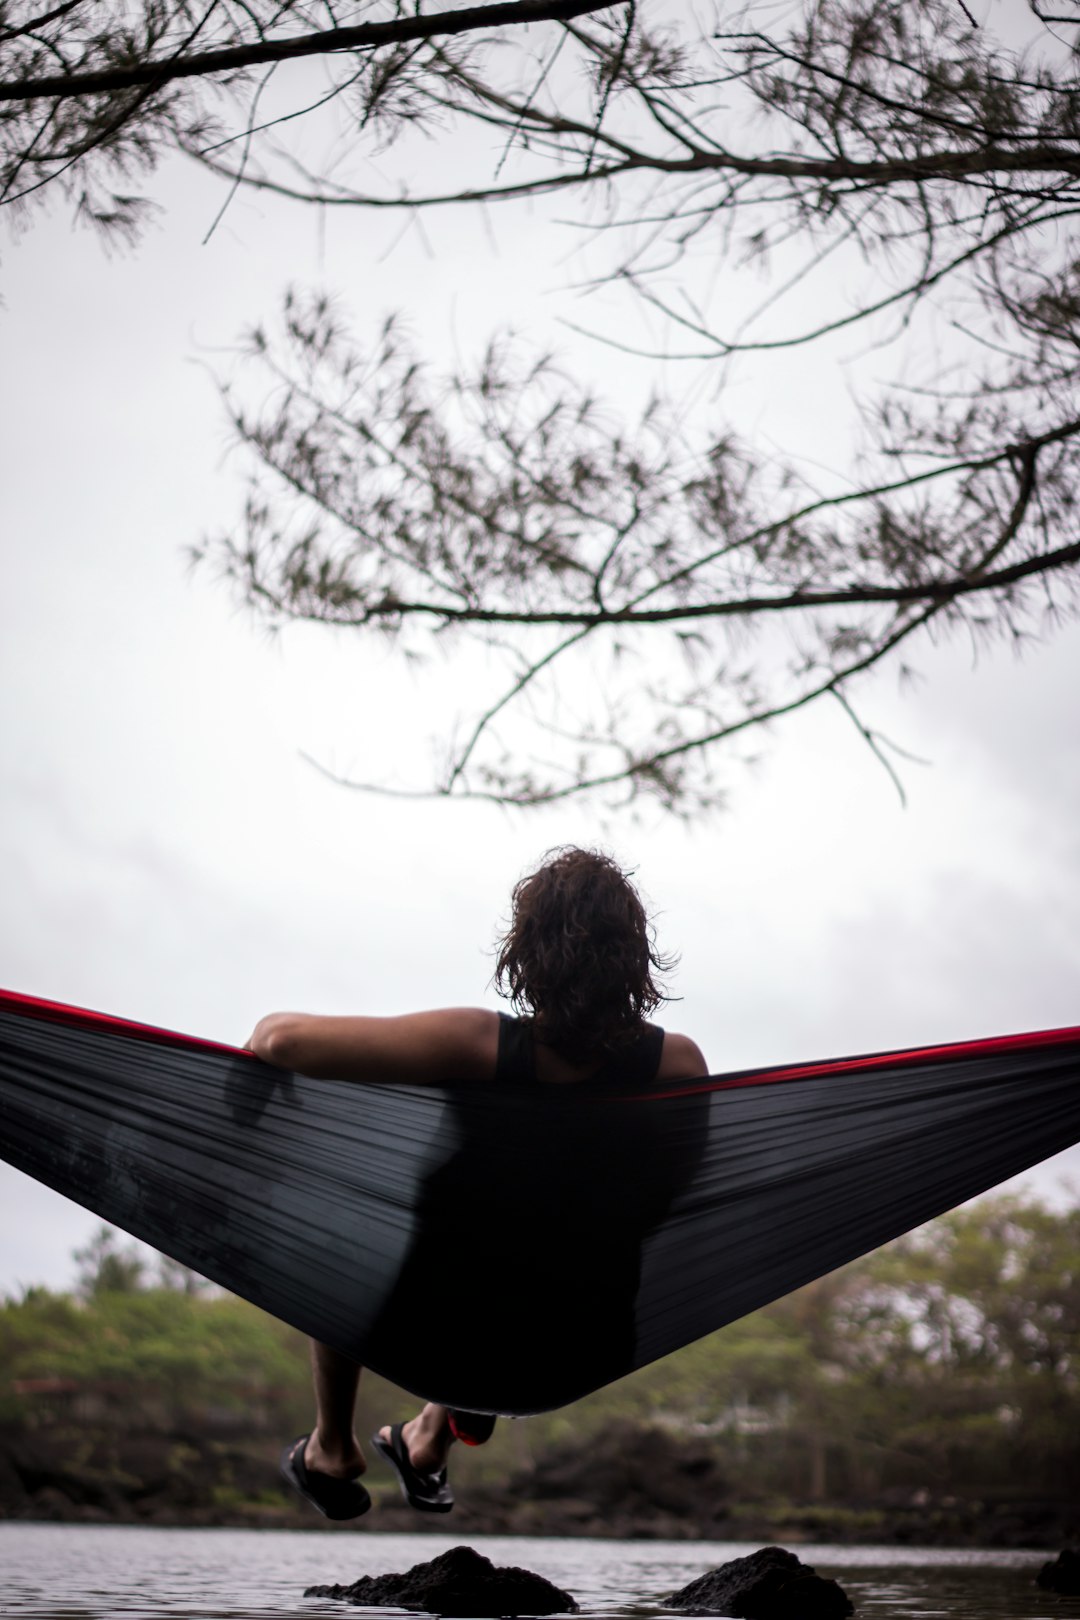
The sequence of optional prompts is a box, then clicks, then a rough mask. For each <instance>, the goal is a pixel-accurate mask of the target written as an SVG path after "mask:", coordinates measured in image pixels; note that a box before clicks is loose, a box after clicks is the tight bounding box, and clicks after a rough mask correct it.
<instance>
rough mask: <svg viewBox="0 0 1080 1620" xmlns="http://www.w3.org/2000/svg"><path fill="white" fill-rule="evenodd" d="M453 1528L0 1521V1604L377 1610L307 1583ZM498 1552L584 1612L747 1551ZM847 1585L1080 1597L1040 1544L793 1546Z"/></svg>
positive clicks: (397, 1559)
mask: <svg viewBox="0 0 1080 1620" xmlns="http://www.w3.org/2000/svg"><path fill="white" fill-rule="evenodd" d="M456 1544H457V1543H456V1542H455V1539H454V1537H453V1536H446V1537H440V1536H403V1535H393V1536H392V1535H377V1534H364V1535H357V1536H350V1535H349V1534H348V1533H344V1534H342V1533H338V1534H333V1535H327V1534H323V1533H320V1532H318V1531H313V1532H306V1531H280V1530H152V1529H134V1528H128V1527H127V1526H101V1527H99V1526H97V1525H49V1524H12V1523H8V1524H0V1615H2V1616H4V1617H5V1620H6V1617H8V1616H13V1617H14V1616H19V1617H21V1620H162V1617H169V1616H185V1617H187V1620H301V1617H304V1616H307V1617H314V1616H320V1615H321V1616H326V1615H337V1616H340V1617H342V1620H348V1617H349V1616H353V1615H362V1614H365V1613H367V1614H377V1615H386V1614H388V1613H391V1612H393V1611H388V1610H385V1609H379V1610H367V1611H365V1610H361V1609H354V1608H350V1607H349V1606H348V1605H346V1604H343V1603H337V1602H333V1601H331V1600H329V1599H325V1598H305V1597H304V1596H303V1591H304V1587H305V1586H308V1585H311V1584H314V1583H317V1582H330V1581H353V1580H355V1579H356V1578H357V1576H358V1575H372V1574H379V1573H382V1572H384V1571H387V1570H404V1569H408V1568H409V1567H410V1566H411V1565H412V1564H417V1563H420V1562H422V1561H424V1560H425V1559H428V1558H434V1557H435V1556H436V1554H437V1553H440V1552H443V1551H445V1550H446V1548H447V1547H452V1546H455V1545H456ZM471 1544H472V1545H474V1546H475V1547H476V1548H477V1550H478V1551H480V1552H483V1553H485V1554H486V1555H487V1556H488V1557H489V1558H491V1559H492V1561H493V1562H494V1563H496V1564H519V1565H522V1566H524V1567H525V1568H528V1569H533V1570H536V1571H537V1572H538V1573H539V1574H541V1575H546V1576H547V1577H548V1579H549V1580H552V1581H554V1582H555V1584H556V1585H557V1586H561V1587H562V1588H563V1589H564V1590H566V1591H569V1592H572V1593H573V1594H574V1596H575V1597H576V1598H577V1600H578V1603H579V1604H580V1606H581V1610H582V1613H583V1615H584V1616H585V1617H586V1620H588V1617H595V1620H608V1617H613V1616H624V1615H625V1616H634V1617H641V1616H646V1617H651V1616H659V1615H661V1614H663V1613H664V1606H663V1596H664V1593H665V1592H670V1591H671V1590H672V1589H673V1588H675V1587H678V1586H683V1585H685V1583H686V1582H687V1581H689V1580H693V1579H694V1577H695V1576H697V1575H701V1574H702V1573H703V1572H704V1571H705V1570H706V1569H710V1568H712V1567H713V1566H714V1565H716V1564H721V1563H724V1562H725V1561H726V1560H727V1559H729V1558H738V1557H741V1556H742V1555H743V1554H744V1553H748V1552H753V1551H754V1546H752V1545H749V1544H742V1543H735V1542H701V1541H698V1542H685V1541H680V1542H664V1541H555V1540H552V1541H546V1540H541V1539H529V1540H524V1539H514V1538H511V1537H508V1536H478V1537H475V1538H474V1539H473V1541H472V1543H471ZM796 1550H797V1551H798V1553H799V1556H800V1557H801V1558H802V1559H803V1561H804V1562H805V1563H808V1564H812V1565H813V1566H814V1567H815V1568H816V1569H817V1571H818V1573H819V1574H821V1575H832V1576H834V1577H835V1578H836V1579H837V1580H838V1581H840V1583H841V1585H842V1586H843V1587H844V1588H845V1589H846V1591H847V1593H848V1596H849V1597H850V1598H851V1600H852V1602H853V1603H854V1605H855V1609H856V1613H857V1615H859V1616H863V1617H867V1620H1074V1617H1075V1620H1080V1598H1061V1597H1056V1596H1054V1595H1053V1594H1052V1593H1049V1592H1042V1591H1040V1590H1039V1588H1038V1587H1036V1586H1034V1585H1033V1584H1032V1583H1033V1578H1034V1575H1035V1573H1036V1571H1037V1570H1038V1569H1039V1567H1040V1566H1041V1565H1042V1564H1043V1563H1044V1562H1045V1560H1046V1558H1047V1556H1048V1555H1047V1554H1045V1553H1037V1552H968V1551H956V1552H953V1551H949V1550H947V1549H940V1548H909V1547H904V1548H899V1547H825V1546H806V1547H799V1548H797V1549H796Z"/></svg>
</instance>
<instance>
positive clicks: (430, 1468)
mask: <svg viewBox="0 0 1080 1620" xmlns="http://www.w3.org/2000/svg"><path fill="white" fill-rule="evenodd" d="M438 1414H441V1416H439V1415H438ZM371 1438H372V1441H373V1443H374V1445H375V1447H376V1449H377V1450H378V1451H379V1452H380V1453H381V1454H382V1456H383V1457H385V1458H386V1461H387V1462H388V1463H389V1464H390V1467H391V1468H392V1469H393V1470H394V1472H395V1474H396V1475H397V1477H398V1483H399V1485H400V1486H401V1492H402V1495H403V1496H404V1498H405V1500H406V1502H408V1504H409V1506H410V1507H413V1508H416V1509H417V1511H418V1512H420V1513H449V1512H450V1510H451V1508H452V1507H453V1505H454V1493H453V1491H452V1490H451V1489H450V1486H449V1483H448V1481H447V1478H446V1455H447V1452H448V1451H449V1449H450V1444H451V1441H452V1438H453V1437H452V1435H451V1434H450V1430H449V1427H448V1425H447V1423H446V1414H445V1410H444V1408H442V1407H437V1406H435V1407H433V1406H427V1407H425V1408H424V1411H423V1412H421V1413H420V1416H419V1417H416V1418H414V1419H413V1420H412V1422H411V1423H390V1424H387V1425H386V1426H385V1427H384V1428H382V1429H380V1430H379V1432H378V1434H374V1435H372V1437H371Z"/></svg>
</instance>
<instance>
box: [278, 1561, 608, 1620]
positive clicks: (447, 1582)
mask: <svg viewBox="0 0 1080 1620" xmlns="http://www.w3.org/2000/svg"><path fill="white" fill-rule="evenodd" d="M304 1596H305V1597H331V1598H342V1599H343V1600H344V1601H345V1602H346V1603H356V1604H361V1605H363V1607H364V1608H390V1609H423V1610H424V1612H425V1613H427V1614H445V1615H457V1616H469V1617H470V1620H498V1617H500V1616H502V1615H518V1614H527V1615H538V1614H576V1612H577V1604H576V1603H575V1602H574V1600H573V1598H572V1597H571V1596H570V1593H569V1592H562V1591H560V1590H559V1588H558V1587H557V1586H552V1584H551V1582H550V1581H545V1579H544V1577H543V1576H542V1575H534V1574H533V1573H532V1571H531V1570H529V1569H497V1568H496V1566H495V1565H494V1564H493V1563H492V1562H491V1560H490V1558H484V1557H482V1556H481V1554H480V1553H478V1552H475V1551H474V1550H473V1548H472V1547H451V1549H450V1551H449V1552H445V1553H443V1554H442V1556H441V1557H439V1558H433V1559H432V1560H431V1561H430V1563H427V1564H416V1565H414V1566H413V1568H412V1569H410V1570H406V1572H405V1574H404V1575H361V1577H360V1579H359V1580H358V1581H353V1583H352V1585H351V1586H309V1587H308V1589H307V1591H306V1592H305V1593H304Z"/></svg>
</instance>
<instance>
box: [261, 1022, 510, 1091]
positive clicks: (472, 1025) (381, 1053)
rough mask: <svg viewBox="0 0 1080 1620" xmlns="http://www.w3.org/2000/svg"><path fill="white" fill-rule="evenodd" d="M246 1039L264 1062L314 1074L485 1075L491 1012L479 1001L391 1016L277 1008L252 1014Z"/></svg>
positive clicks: (491, 1071) (490, 1068)
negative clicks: (338, 1015)
mask: <svg viewBox="0 0 1080 1620" xmlns="http://www.w3.org/2000/svg"><path fill="white" fill-rule="evenodd" d="M247 1044H248V1046H249V1048H250V1049H251V1051H252V1052H254V1053H255V1056H256V1057H260V1058H262V1059H263V1061H264V1062H265V1063H273V1064H274V1065H275V1066H276V1067H277V1068H279V1069H294V1070H295V1071H296V1072H297V1073H298V1074H310V1075H314V1076H315V1077H316V1078H317V1079H320V1080H370V1081H376V1082H377V1081H394V1080H397V1081H400V1082H402V1083H404V1084H407V1085H441V1084H443V1083H444V1082H446V1081H448V1080H492V1079H494V1076H495V1060H496V1057H497V1055H498V1048H499V1015H498V1013H494V1012H486V1011H484V1010H483V1009H482V1008H480V1007H448V1008H445V1009H444V1010H442V1011H439V1012H422V1013H406V1014H404V1015H402V1016H401V1017H398V1018H333V1017H331V1018H322V1017H318V1016H316V1015H314V1014H312V1013H291V1012H278V1013H270V1014H269V1015H268V1016H267V1017H266V1018H260V1020H259V1022H258V1023H257V1024H256V1026H255V1029H254V1031H253V1032H252V1035H251V1039H250V1040H249V1041H248V1043H247Z"/></svg>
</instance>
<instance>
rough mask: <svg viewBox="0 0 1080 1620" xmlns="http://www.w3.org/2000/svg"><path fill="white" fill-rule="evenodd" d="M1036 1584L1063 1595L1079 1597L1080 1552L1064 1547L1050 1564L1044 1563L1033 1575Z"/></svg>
mask: <svg viewBox="0 0 1080 1620" xmlns="http://www.w3.org/2000/svg"><path fill="white" fill-rule="evenodd" d="M1035 1583H1036V1585H1037V1586H1042V1587H1045V1588H1046V1590H1047V1591H1048V1592H1061V1593H1062V1594H1063V1595H1064V1596H1065V1597H1080V1552H1076V1551H1074V1550H1073V1549H1072V1548H1071V1547H1066V1548H1065V1550H1064V1552H1060V1553H1058V1555H1057V1557H1056V1558H1055V1559H1054V1561H1053V1563H1052V1564H1044V1565H1043V1567H1042V1569H1040V1571H1039V1573H1038V1574H1037V1575H1036V1577H1035Z"/></svg>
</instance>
